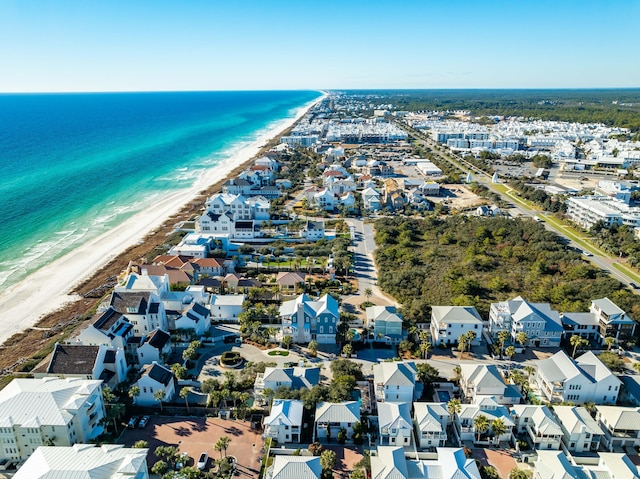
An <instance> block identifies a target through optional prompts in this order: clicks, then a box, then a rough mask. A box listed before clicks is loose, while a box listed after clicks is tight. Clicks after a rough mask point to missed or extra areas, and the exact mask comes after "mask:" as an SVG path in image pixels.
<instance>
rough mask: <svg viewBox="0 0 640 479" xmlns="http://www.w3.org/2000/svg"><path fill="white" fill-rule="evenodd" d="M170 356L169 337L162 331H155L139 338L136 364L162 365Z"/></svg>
mask: <svg viewBox="0 0 640 479" xmlns="http://www.w3.org/2000/svg"><path fill="white" fill-rule="evenodd" d="M170 354H171V335H170V334H169V333H167V332H166V331H163V330H162V329H156V330H155V331H153V332H151V334H149V335H148V336H144V337H142V338H141V341H140V343H139V344H138V348H137V355H138V364H140V365H144V364H151V363H158V364H164V363H165V361H166V359H165V358H168V357H169V355H170Z"/></svg>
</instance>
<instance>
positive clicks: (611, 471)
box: [533, 451, 640, 479]
mask: <svg viewBox="0 0 640 479" xmlns="http://www.w3.org/2000/svg"><path fill="white" fill-rule="evenodd" d="M597 458H598V462H597V463H592V462H589V463H587V464H583V465H578V464H576V462H575V461H572V460H570V459H569V458H568V457H567V456H566V455H565V454H564V453H563V452H562V451H539V452H538V459H537V460H536V462H535V469H534V471H533V479H573V478H577V477H579V478H607V479H618V478H624V479H639V478H640V470H639V469H638V466H636V465H635V464H634V463H633V462H632V461H631V458H630V457H629V456H628V455H627V454H624V453H612V452H601V453H598V457H597Z"/></svg>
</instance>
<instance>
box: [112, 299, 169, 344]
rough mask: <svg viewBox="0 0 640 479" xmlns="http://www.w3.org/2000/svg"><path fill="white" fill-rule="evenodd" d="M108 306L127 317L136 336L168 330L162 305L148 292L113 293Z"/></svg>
mask: <svg viewBox="0 0 640 479" xmlns="http://www.w3.org/2000/svg"><path fill="white" fill-rule="evenodd" d="M109 306H111V307H112V308H113V309H114V310H116V311H117V312H118V313H120V314H123V315H125V316H126V317H127V319H128V320H129V322H130V323H131V324H132V325H133V332H134V334H135V335H137V336H143V335H146V334H149V333H150V332H151V331H153V330H154V329H164V330H167V329H168V326H167V314H166V312H165V309H164V304H163V303H162V301H161V300H160V298H159V297H158V295H156V294H155V293H152V292H150V291H142V292H138V291H114V292H113V293H112V294H111V300H110V302H109Z"/></svg>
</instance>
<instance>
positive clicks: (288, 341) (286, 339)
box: [282, 336, 293, 349]
mask: <svg viewBox="0 0 640 479" xmlns="http://www.w3.org/2000/svg"><path fill="white" fill-rule="evenodd" d="M292 344H293V338H292V337H291V336H285V337H284V338H282V346H283V347H285V348H287V349H289V348H291V345H292Z"/></svg>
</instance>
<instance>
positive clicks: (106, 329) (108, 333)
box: [76, 308, 134, 349]
mask: <svg viewBox="0 0 640 479" xmlns="http://www.w3.org/2000/svg"><path fill="white" fill-rule="evenodd" d="M133 335H134V332H133V324H131V323H130V322H129V320H128V319H127V318H126V317H125V316H124V315H123V314H122V313H119V312H118V311H116V310H115V309H113V308H108V309H107V310H106V311H105V312H104V313H102V314H101V315H99V316H98V319H96V320H95V321H94V322H93V323H92V324H90V325H89V326H87V327H86V328H85V329H83V330H82V331H81V332H80V334H79V335H78V337H77V338H76V341H77V342H78V343H79V344H86V345H89V346H98V345H100V344H103V345H105V346H108V347H113V348H119V349H126V347H127V341H128V340H129V338H132V337H133Z"/></svg>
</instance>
